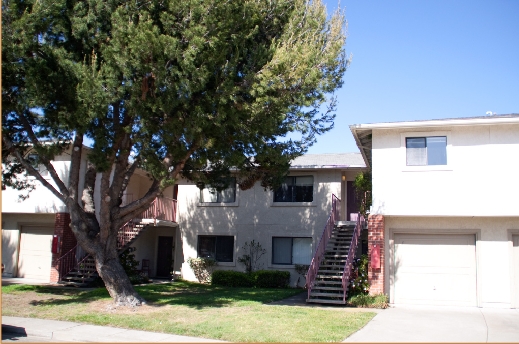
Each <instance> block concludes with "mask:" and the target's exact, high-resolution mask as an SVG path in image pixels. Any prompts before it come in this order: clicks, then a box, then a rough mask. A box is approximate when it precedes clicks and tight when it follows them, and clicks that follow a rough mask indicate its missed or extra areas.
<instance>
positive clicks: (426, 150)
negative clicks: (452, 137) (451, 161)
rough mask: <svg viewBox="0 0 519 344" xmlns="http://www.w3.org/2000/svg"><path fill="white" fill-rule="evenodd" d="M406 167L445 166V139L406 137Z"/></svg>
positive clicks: (442, 137)
mask: <svg viewBox="0 0 519 344" xmlns="http://www.w3.org/2000/svg"><path fill="white" fill-rule="evenodd" d="M405 148H406V164H407V166H427V165H447V137H446V136H430V137H407V138H406V139H405Z"/></svg>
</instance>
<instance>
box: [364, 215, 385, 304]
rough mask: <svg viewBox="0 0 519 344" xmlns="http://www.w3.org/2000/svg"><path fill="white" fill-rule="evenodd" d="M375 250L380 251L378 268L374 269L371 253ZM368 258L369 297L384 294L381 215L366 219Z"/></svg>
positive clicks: (382, 222) (382, 220)
mask: <svg viewBox="0 0 519 344" xmlns="http://www.w3.org/2000/svg"><path fill="white" fill-rule="evenodd" d="M375 245H376V246H375ZM377 248H378V249H379V250H380V267H379V268H374V267H372V263H373V261H374V259H372V252H373V251H374V250H376V249H377ZM368 257H369V265H368V281H369V285H370V288H369V293H370V294H371V295H374V294H380V293H384V263H385V245H384V216H383V215H370V216H369V218H368Z"/></svg>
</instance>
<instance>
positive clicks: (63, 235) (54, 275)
mask: <svg viewBox="0 0 519 344" xmlns="http://www.w3.org/2000/svg"><path fill="white" fill-rule="evenodd" d="M54 235H57V236H58V238H59V245H58V253H53V254H52V267H51V269H50V282H51V283H56V282H58V281H59V277H60V276H59V270H58V267H59V266H58V264H56V260H57V259H58V258H61V257H62V256H63V255H64V254H65V253H67V252H68V251H70V250H71V249H72V248H73V247H74V246H76V244H77V241H76V237H75V236H74V234H73V233H72V230H71V229H70V214H69V213H56V215H55V220H54Z"/></svg>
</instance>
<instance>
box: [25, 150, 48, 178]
mask: <svg viewBox="0 0 519 344" xmlns="http://www.w3.org/2000/svg"><path fill="white" fill-rule="evenodd" d="M27 160H28V162H29V163H30V164H31V166H32V167H33V168H34V169H35V170H36V171H38V172H39V173H40V175H41V176H47V175H48V174H49V171H47V169H46V168H45V166H44V165H41V164H40V163H39V157H38V154H34V153H31V154H29V155H28V156H27Z"/></svg>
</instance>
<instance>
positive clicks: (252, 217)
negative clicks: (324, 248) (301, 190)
mask: <svg viewBox="0 0 519 344" xmlns="http://www.w3.org/2000/svg"><path fill="white" fill-rule="evenodd" d="M342 174H343V172H341V171H339V170H324V171H315V170H314V171H297V172H295V171H294V172H292V173H290V175H313V176H314V199H313V202H311V203H309V204H298V203H287V204H275V203H273V193H272V192H271V191H265V190H264V189H263V188H262V187H261V186H260V185H259V183H256V185H255V186H254V187H253V188H252V189H250V190H246V191H241V190H237V195H236V202H235V203H234V204H230V205H225V204H218V205H208V204H200V203H199V195H200V192H199V189H198V188H197V187H196V186H195V185H193V184H192V183H189V182H185V181H184V182H181V183H179V190H178V207H179V208H178V209H179V226H180V232H181V236H182V246H183V247H182V251H181V252H182V255H183V257H182V258H181V260H182V261H183V262H184V263H183V264H182V266H181V268H182V277H183V278H185V279H188V280H195V276H194V274H193V272H192V270H191V269H190V268H189V265H188V264H187V259H189V258H190V257H193V258H194V257H197V240H198V239H197V236H198V235H233V236H234V237H235V252H234V259H233V262H230V263H219V268H220V269H234V270H239V271H244V266H243V265H242V264H240V263H239V262H238V261H237V258H238V257H241V256H242V255H243V254H244V252H243V249H242V247H243V246H244V244H245V242H250V241H251V240H254V241H256V242H259V243H260V244H261V246H262V247H263V248H264V249H266V250H267V253H266V254H265V255H264V256H263V258H262V261H261V263H262V264H263V268H265V269H278V270H288V271H290V272H291V276H292V277H291V284H292V285H295V283H296V282H297V279H298V277H299V276H298V275H297V274H296V273H295V271H294V266H293V265H275V264H272V237H273V236H287V237H311V238H312V240H313V243H312V248H313V250H315V248H316V246H317V245H318V243H319V239H320V238H321V235H322V232H323V229H324V225H325V223H326V220H327V218H328V215H329V213H330V210H331V197H332V194H335V195H337V196H338V197H341V185H342V184H344V183H343V182H341V175H342ZM355 174H356V172H355V173H353V172H351V173H350V172H348V173H347V175H348V178H349V180H352V179H353V178H354V175H355ZM177 253H178V252H177ZM301 279H303V278H302V277H301ZM303 284H304V280H301V281H300V283H299V285H300V286H301V285H303Z"/></svg>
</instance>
